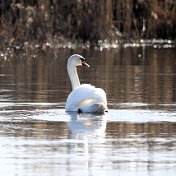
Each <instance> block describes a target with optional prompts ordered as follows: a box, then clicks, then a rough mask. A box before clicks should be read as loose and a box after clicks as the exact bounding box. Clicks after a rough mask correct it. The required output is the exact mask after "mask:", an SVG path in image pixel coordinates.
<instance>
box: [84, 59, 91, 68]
mask: <svg viewBox="0 0 176 176" xmlns="http://www.w3.org/2000/svg"><path fill="white" fill-rule="evenodd" d="M82 66H87V67H89V68H90V65H89V64H88V63H86V61H82Z"/></svg>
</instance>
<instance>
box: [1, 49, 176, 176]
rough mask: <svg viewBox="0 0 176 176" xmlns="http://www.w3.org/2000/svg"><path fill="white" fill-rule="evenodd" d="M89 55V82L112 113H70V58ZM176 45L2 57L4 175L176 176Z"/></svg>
mask: <svg viewBox="0 0 176 176" xmlns="http://www.w3.org/2000/svg"><path fill="white" fill-rule="evenodd" d="M72 53H80V54H82V55H84V56H85V57H86V58H87V62H88V63H89V64H90V65H91V69H88V68H79V69H78V72H79V77H80V80H81V82H82V83H90V84H93V85H95V86H97V87H101V88H103V89H104V90H105V91H106V93H107V98H108V107H109V112H108V113H106V114H104V115H95V114H76V113H66V112H65V109H64V106H65V101H66V98H67V96H68V94H69V92H70V90H71V86H70V82H69V79H68V76H67V73H66V60H67V58H68V57H69V56H70V55H71V54H72ZM175 54H176V53H175V48H154V47H145V46H140V47H118V48H115V49H106V50H102V51H100V50H93V49H90V48H88V49H79V48H78V49H57V50H56V49H52V48H48V49H47V51H35V52H34V53H25V52H23V51H18V52H17V53H16V54H15V56H14V57H9V58H8V57H7V58H6V59H4V58H1V60H0V166H1V174H2V175H8V176H11V175H37V176H38V175H42V176H43V175H44V176H45V175H46V176H48V175H123V176H124V175H144V176H145V175H146V176H151V175H161V176H165V175H167V176H168V175H175V173H176V60H175Z"/></svg>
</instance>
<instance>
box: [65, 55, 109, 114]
mask: <svg viewBox="0 0 176 176" xmlns="http://www.w3.org/2000/svg"><path fill="white" fill-rule="evenodd" d="M77 66H87V67H90V66H89V65H88V64H87V63H86V62H85V58H84V57H82V56H81V55H79V54H73V55H72V56H71V57H70V58H69V59H68V62H67V72H68V75H69V77H70V81H71V85H72V92H71V93H70V94H69V96H68V98H67V102H66V107H65V109H66V111H74V112H83V113H85V112H86V113H104V112H105V111H107V99H106V94H105V92H104V90H103V89H100V88H95V87H94V86H92V85H90V84H82V85H81V84H80V81H79V78H78V74H77V69H76V67H77Z"/></svg>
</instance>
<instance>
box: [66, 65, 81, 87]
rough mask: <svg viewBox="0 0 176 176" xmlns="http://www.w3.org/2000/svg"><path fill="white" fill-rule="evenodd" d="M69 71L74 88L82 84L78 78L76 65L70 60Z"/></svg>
mask: <svg viewBox="0 0 176 176" xmlns="http://www.w3.org/2000/svg"><path fill="white" fill-rule="evenodd" d="M67 72H68V75H69V78H70V81H71V85H72V89H75V88H76V87H78V86H80V81H79V78H78V74H77V69H76V66H75V65H73V64H71V63H70V62H68V63H67Z"/></svg>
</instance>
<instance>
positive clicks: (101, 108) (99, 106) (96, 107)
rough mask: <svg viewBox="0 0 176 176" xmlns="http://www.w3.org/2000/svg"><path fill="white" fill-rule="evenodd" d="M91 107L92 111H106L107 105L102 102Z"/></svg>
mask: <svg viewBox="0 0 176 176" xmlns="http://www.w3.org/2000/svg"><path fill="white" fill-rule="evenodd" d="M91 109H92V112H94V113H104V112H105V111H107V105H106V104H104V103H97V104H94V105H92V107H91Z"/></svg>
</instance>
